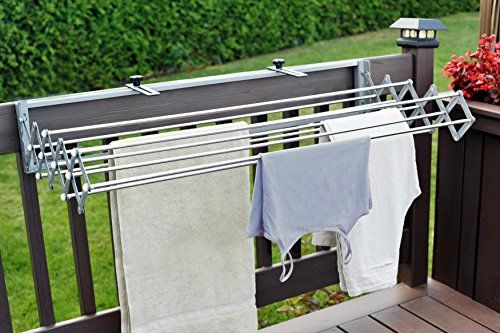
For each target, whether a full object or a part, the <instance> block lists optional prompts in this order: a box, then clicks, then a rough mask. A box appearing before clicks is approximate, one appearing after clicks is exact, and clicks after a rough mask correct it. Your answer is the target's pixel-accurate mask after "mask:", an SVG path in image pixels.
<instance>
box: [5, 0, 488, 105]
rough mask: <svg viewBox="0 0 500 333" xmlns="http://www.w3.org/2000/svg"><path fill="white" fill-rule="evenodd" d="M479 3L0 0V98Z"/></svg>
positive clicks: (79, 87)
mask: <svg viewBox="0 0 500 333" xmlns="http://www.w3.org/2000/svg"><path fill="white" fill-rule="evenodd" d="M478 3H479V1H478V0H433V1H430V0H424V1H422V0H309V1H306V0H289V1H285V0H262V1H253V0H225V1H222V0H149V1H133V0H94V1H89V0H78V1H75V0H73V1H62V0H43V1H35V0H1V1H0V101H9V100H12V99H15V98H21V97H34V96H42V95H47V94H55V93H62V92H76V91H84V90H89V89H98V88H106V87H110V86H116V85H117V84H118V83H119V82H123V81H124V80H125V79H126V78H127V77H128V76H129V75H131V74H134V73H141V74H144V75H148V74H158V73H166V72H171V71H176V70H183V69H187V68H195V67H200V66H205V65H210V64H220V63H223V62H226V61H230V60H233V59H239V58H244V57H249V56H253V55H256V54H262V53H266V52H271V51H276V50H279V49H283V48H287V47H291V46H295V45H299V44H305V43H310V42H313V41H317V40H321V39H329V38H334V37H338V36H343V35H349V34H355V33H360V32H363V31H369V30H374V29H380V28H387V26H388V25H389V24H390V23H392V22H393V21H395V20H396V19H397V18H399V17H439V16H444V15H448V14H452V13H455V12H459V11H470V10H477V8H478Z"/></svg>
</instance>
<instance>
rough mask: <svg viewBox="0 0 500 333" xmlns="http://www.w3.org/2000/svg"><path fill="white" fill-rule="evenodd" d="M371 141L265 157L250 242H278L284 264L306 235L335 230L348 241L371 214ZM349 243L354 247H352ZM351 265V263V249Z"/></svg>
mask: <svg viewBox="0 0 500 333" xmlns="http://www.w3.org/2000/svg"><path fill="white" fill-rule="evenodd" d="M369 154H370V137H368V136H365V137H361V138H356V139H352V140H345V141H343V142H331V143H326V144H321V145H313V146H308V147H302V148H296V149H290V150H282V151H277V152H272V153H266V154H261V155H260V156H261V157H260V160H259V163H258V165H257V172H256V175H255V186H254V193H253V201H252V213H251V215H250V221H249V232H248V237H256V236H264V237H266V238H267V239H269V240H271V241H273V242H275V243H276V244H277V245H278V247H279V249H280V251H281V263H282V265H283V272H282V274H281V277H280V281H281V282H284V281H286V280H287V279H288V278H289V277H290V275H291V274H292V271H293V261H292V264H291V265H292V266H291V267H290V271H289V272H288V274H286V271H285V266H284V261H285V257H286V255H287V254H289V251H290V249H291V247H292V246H293V244H294V243H295V242H296V241H297V240H299V238H300V237H301V236H303V235H305V234H308V233H311V232H315V231H326V230H329V231H334V232H336V233H337V234H339V235H341V236H342V237H343V238H344V239H345V237H347V234H348V233H349V232H350V231H351V229H352V227H353V226H354V224H355V223H356V221H357V220H358V218H359V217H360V216H362V215H365V214H367V213H368V211H369V209H370V206H371V201H370V181H369V178H368V158H369ZM346 244H348V243H346ZM343 258H344V260H345V261H346V262H347V261H349V258H350V251H349V247H348V246H347V247H346V252H345V256H344V257H343Z"/></svg>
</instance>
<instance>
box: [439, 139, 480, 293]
mask: <svg viewBox="0 0 500 333" xmlns="http://www.w3.org/2000/svg"><path fill="white" fill-rule="evenodd" d="M463 140H464V141H465V152H464V156H463V157H464V167H463V173H464V174H463V175H465V177H462V176H463V175H460V177H461V178H462V179H463V185H462V186H463V189H462V200H461V203H462V207H461V221H460V251H459V262H458V276H457V290H459V291H460V292H461V293H463V294H465V295H467V296H469V297H473V296H474V285H475V279H476V276H475V275H476V256H477V235H478V231H479V230H478V229H479V210H480V207H479V205H480V203H481V184H482V181H481V178H482V161H483V141H484V135H483V134H482V133H480V132H478V131H475V130H470V131H469V132H468V133H467V135H466V137H465V138H464V139H463ZM448 163H449V162H448ZM450 167H451V166H450ZM445 199H446V198H443V200H445ZM443 232H445V233H446V232H447V229H445V230H443ZM443 236H445V237H446V235H443ZM439 256H440V257H442V256H443V254H439ZM443 259H444V258H442V259H441V261H443ZM441 264H445V263H444V262H441Z"/></svg>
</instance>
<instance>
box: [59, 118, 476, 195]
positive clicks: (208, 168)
mask: <svg viewBox="0 0 500 333" xmlns="http://www.w3.org/2000/svg"><path fill="white" fill-rule="evenodd" d="M471 121H472V120H470V119H461V120H455V121H452V122H447V123H440V124H434V125H427V126H421V127H417V128H411V129H409V130H402V131H395V132H391V133H384V134H378V135H374V136H372V137H371V138H372V139H379V138H385V137H389V136H395V135H401V134H407V133H408V134H413V135H416V134H423V133H429V132H431V130H432V129H434V128H440V127H445V126H450V125H458V124H463V123H466V122H471ZM340 133H342V132H335V131H329V132H325V133H321V134H319V136H329V135H334V134H340ZM257 157H258V156H257ZM257 162H258V159H255V156H252V157H249V158H248V160H247V161H242V162H238V163H234V164H229V165H220V166H215V167H214V166H213V165H214V163H211V164H206V165H203V167H204V168H205V169H196V170H194V171H187V172H183V173H178V174H170V175H166V176H159V177H155V178H148V179H144V180H138V181H130V182H128V181H127V182H125V183H120V184H116V183H115V184H116V185H112V186H105V183H106V182H104V183H98V184H95V185H94V188H96V189H95V190H91V191H89V192H88V193H87V194H98V193H102V192H109V191H113V190H119V189H123V188H129V187H134V186H139V185H146V184H151V183H156V182H161V181H166V180H173V179H179V178H185V177H190V176H195V175H201V174H206V173H211V172H216V171H222V170H229V169H234V168H238V167H244V166H250V165H253V164H256V163H257ZM216 163H219V162H216ZM200 167H201V166H200ZM173 171H175V170H171V171H169V172H173ZM158 174H159V173H158ZM123 180H124V181H125V179H123ZM79 194H81V192H80V193H79ZM74 197H75V194H74V193H71V194H69V195H67V196H66V197H64V199H66V200H68V199H71V198H74Z"/></svg>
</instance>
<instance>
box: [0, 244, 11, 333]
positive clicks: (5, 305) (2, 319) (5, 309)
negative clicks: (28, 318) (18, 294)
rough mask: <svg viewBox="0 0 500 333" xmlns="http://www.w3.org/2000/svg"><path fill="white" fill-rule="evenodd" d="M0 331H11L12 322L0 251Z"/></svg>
mask: <svg viewBox="0 0 500 333" xmlns="http://www.w3.org/2000/svg"><path fill="white" fill-rule="evenodd" d="M0 332H4V333H12V322H11V319H10V310H9V300H8V298H7V287H6V286H5V276H4V274H3V265H2V254H1V253H0Z"/></svg>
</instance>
